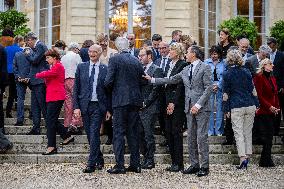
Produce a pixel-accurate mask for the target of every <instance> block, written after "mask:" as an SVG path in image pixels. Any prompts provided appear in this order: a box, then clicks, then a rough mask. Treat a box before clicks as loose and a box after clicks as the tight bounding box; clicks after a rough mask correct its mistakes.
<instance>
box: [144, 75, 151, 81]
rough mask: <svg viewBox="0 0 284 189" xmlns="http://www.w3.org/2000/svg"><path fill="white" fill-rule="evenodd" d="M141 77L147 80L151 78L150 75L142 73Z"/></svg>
mask: <svg viewBox="0 0 284 189" xmlns="http://www.w3.org/2000/svg"><path fill="white" fill-rule="evenodd" d="M142 77H143V78H144V79H147V80H151V79H152V77H151V76H149V75H148V74H146V75H142Z"/></svg>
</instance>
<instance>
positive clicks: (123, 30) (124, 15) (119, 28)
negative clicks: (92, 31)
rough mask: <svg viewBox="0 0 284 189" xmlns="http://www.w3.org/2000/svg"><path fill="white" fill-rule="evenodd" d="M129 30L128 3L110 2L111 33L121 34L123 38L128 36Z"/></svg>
mask: <svg viewBox="0 0 284 189" xmlns="http://www.w3.org/2000/svg"><path fill="white" fill-rule="evenodd" d="M127 28H128V1H127V0H109V31H110V33H119V34H120V35H121V36H123V35H126V34H127Z"/></svg>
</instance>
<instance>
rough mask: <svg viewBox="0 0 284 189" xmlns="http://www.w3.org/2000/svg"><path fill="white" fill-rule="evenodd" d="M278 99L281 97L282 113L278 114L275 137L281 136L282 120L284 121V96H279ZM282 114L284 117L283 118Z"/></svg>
mask: <svg viewBox="0 0 284 189" xmlns="http://www.w3.org/2000/svg"><path fill="white" fill-rule="evenodd" d="M278 97H279V105H280V109H281V111H280V112H279V113H278V115H277V118H276V120H277V121H276V122H275V124H274V135H275V136H278V135H279V131H280V124H281V119H283V120H284V95H283V94H279V96H278ZM281 114H282V116H283V117H281Z"/></svg>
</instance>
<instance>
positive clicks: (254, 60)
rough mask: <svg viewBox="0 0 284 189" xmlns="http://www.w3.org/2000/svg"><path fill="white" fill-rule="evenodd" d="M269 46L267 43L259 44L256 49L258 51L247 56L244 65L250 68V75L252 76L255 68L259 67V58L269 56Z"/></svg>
mask: <svg viewBox="0 0 284 189" xmlns="http://www.w3.org/2000/svg"><path fill="white" fill-rule="evenodd" d="M270 52H271V48H270V47H269V46H268V45H261V46H260V47H259V49H258V53H257V54H255V55H253V56H251V57H249V58H248V59H247V60H246V62H245V67H247V68H248V69H249V70H250V73H251V75H252V76H253V77H254V75H255V74H256V70H257V68H258V67H259V63H260V61H261V60H263V59H265V58H266V57H269V54H270Z"/></svg>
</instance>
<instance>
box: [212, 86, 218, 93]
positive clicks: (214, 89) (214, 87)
mask: <svg viewBox="0 0 284 189" xmlns="http://www.w3.org/2000/svg"><path fill="white" fill-rule="evenodd" d="M217 91H218V85H213V92H214V93H216V92H217Z"/></svg>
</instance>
